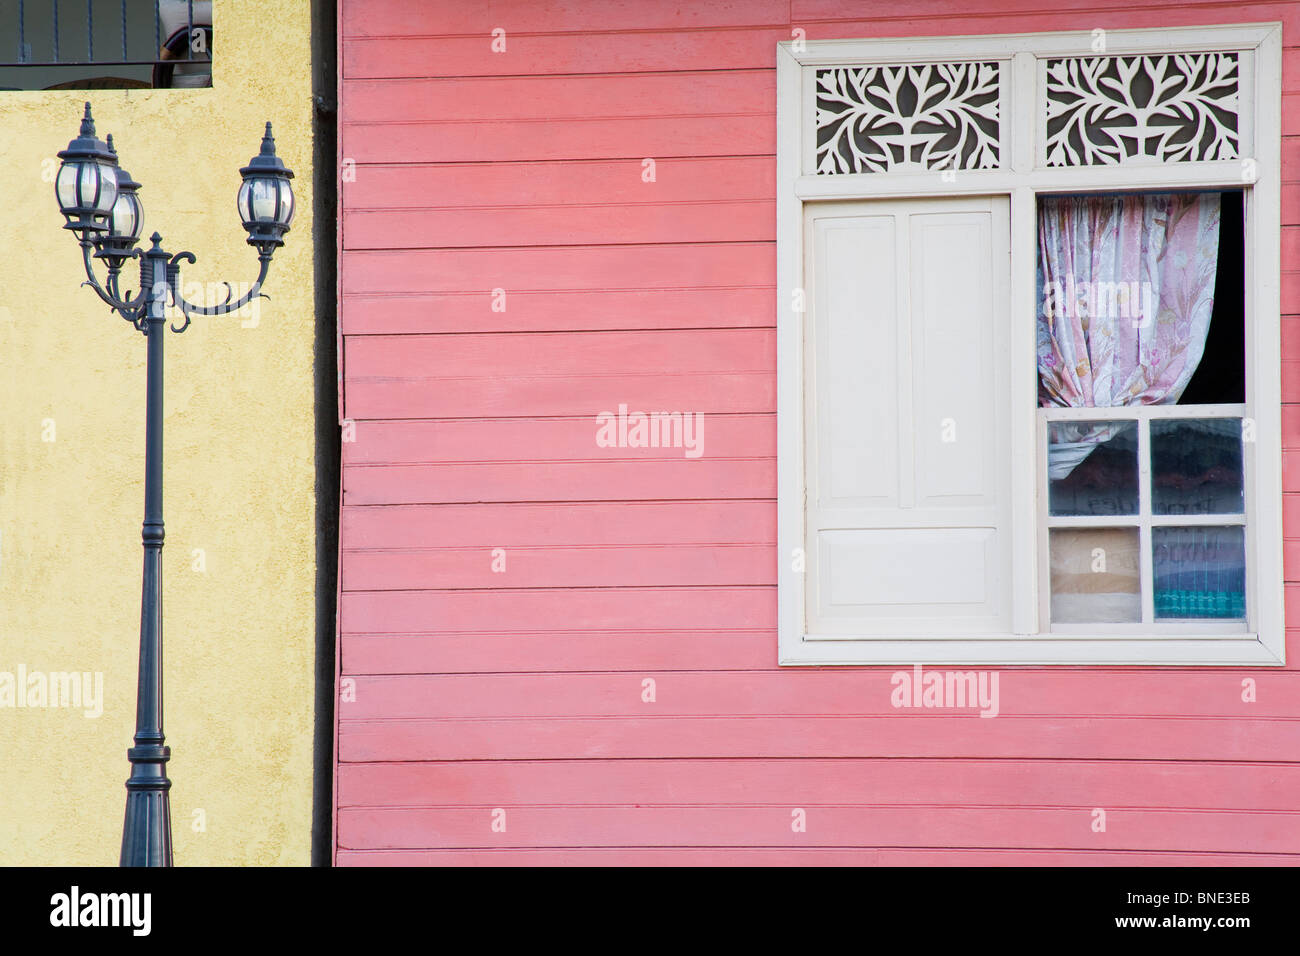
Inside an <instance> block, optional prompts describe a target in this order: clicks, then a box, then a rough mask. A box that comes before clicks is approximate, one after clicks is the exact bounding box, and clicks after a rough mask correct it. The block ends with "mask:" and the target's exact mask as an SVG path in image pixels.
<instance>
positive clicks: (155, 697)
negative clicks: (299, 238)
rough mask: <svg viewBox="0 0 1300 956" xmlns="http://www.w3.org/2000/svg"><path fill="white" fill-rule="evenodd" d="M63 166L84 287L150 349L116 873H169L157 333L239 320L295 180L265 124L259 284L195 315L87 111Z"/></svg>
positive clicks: (284, 228) (257, 201) (264, 267)
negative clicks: (131, 283)
mask: <svg viewBox="0 0 1300 956" xmlns="http://www.w3.org/2000/svg"><path fill="white" fill-rule="evenodd" d="M59 159H61V160H63V164H62V165H61V166H60V167H59V173H58V177H57V179H56V180H55V194H56V195H57V197H58V200H59V209H60V210H61V211H62V212H63V215H64V216H65V217H66V219H67V225H65V226H64V228H65V229H71V230H72V231H73V233H74V234H75V235H76V237H77V240H78V241H79V242H80V244H81V249H82V258H83V259H84V260H85V264H86V280H87V281H86V282H84V283H82V284H83V285H88V286H90V287H91V288H92V289H94V290H95V292H97V293H98V294H99V297H100V298H101V299H103V300H104V301H105V302H106V303H107V304H108V306H109V308H111V309H112V310H113V311H114V312H116V313H117V314H118V315H120V316H121V317H122V318H124V319H126V320H127V321H128V322H130V323H131V325H132V326H134V327H135V328H136V329H138V330H139V331H141V332H143V333H144V335H145V337H146V340H147V346H148V347H147V355H148V366H147V372H146V376H147V386H146V398H145V478H144V530H143V532H142V534H141V537H142V539H143V541H144V588H143V594H142V597H141V602H140V678H139V685H138V689H137V694H136V711H135V741H134V742H135V746H134V747H131V748H130V749H129V750H127V752H126V756H127V759H128V760H130V761H131V777H130V779H128V780H127V781H126V823H125V825H124V826H123V829H122V857H121V865H122V866H171V865H172V831H171V806H170V803H169V801H168V795H167V791H168V790H169V789H170V788H171V785H172V784H171V781H170V780H168V779H167V761H168V759H169V758H170V757H171V749H170V748H169V747H166V746H164V738H163V681H162V546H163V515H162V475H163V472H162V462H163V431H162V428H163V326H165V325H166V324H167V319H166V310H167V307H168V306H169V305H170V306H172V307H174V308H176V309H178V310H180V312H181V314H182V316H183V317H184V319H185V321H184V323H183V324H181V325H180V326H176V325H173V326H172V327H171V329H172V331H173V332H184V331H185V329H187V328H188V327H189V324H190V316H191V315H225V314H227V313H230V312H234V311H237V310H238V309H241V308H243V307H244V306H245V305H247V304H248V303H249V302H251V301H252V300H253V299H254V298H255V297H256V296H258V295H259V290H260V289H261V288H262V283H263V282H264V281H265V280H266V274H267V271H268V270H269V269H270V267H271V256H272V254H273V253H274V252H275V249H276V247H277V246H282V245H284V239H283V236H284V234H285V233H286V232H288V231H289V224H290V223H291V222H292V221H293V189H292V187H291V185H290V183H289V180H290V179H292V178H293V173H292V172H290V171H289V170H288V169H286V168H285V166H284V164H283V163H282V162H280V160H279V158H278V157H277V156H276V155H275V140H273V139H272V138H271V124H270V123H267V124H266V136H265V137H264V138H263V139H262V150H261V152H260V153H259V154H258V155H257V156H254V157H253V159H252V160H251V161H250V162H249V164H248V165H247V166H245V167H244V168H243V169H241V170H240V174H241V175H242V176H243V184H242V185H241V186H240V187H239V196H238V199H237V202H236V205H237V207H238V209H239V216H240V218H241V219H242V220H243V222H244V228H245V229H246V230H247V231H248V244H249V245H250V246H253V247H254V248H255V249H257V260H258V263H259V265H260V268H259V270H258V276H257V281H256V282H255V283H254V284H253V287H252V288H251V289H250V290H249V291H248V294H247V295H245V296H243V297H242V298H240V299H239V300H238V301H236V302H231V301H230V289H229V286H227V292H226V301H225V302H223V303H221V304H219V305H215V306H207V307H203V306H196V305H193V304H191V303H189V302H186V301H185V299H184V297H183V296H182V295H181V285H180V263H181V262H182V261H186V262H190V263H193V262H194V261H195V259H194V255H193V254H192V253H189V252H178V253H176V255H169V254H168V253H166V252H164V251H163V249H162V236H160V235H159V234H158V233H156V232H155V233H154V234H153V235H152V236H151V237H150V241H151V242H152V243H153V245H152V246H151V247H150V248H149V249H148V251H144V252H142V251H141V250H139V249H136V248H135V245H136V243H137V242H138V241H139V239H140V227H141V223H142V219H143V209H142V207H141V206H140V200H139V198H138V197H137V195H136V193H137V191H138V190H139V188H140V184H139V183H136V182H133V181H132V180H131V177H130V175H129V174H128V173H127V172H126V170H124V169H122V168H121V167H120V166H119V165H118V163H117V153H116V152H115V151H114V150H113V137H111V136H110V137H108V142H107V143H103V142H101V141H100V140H98V139H97V138H96V137H95V121H94V120H93V119H92V118H91V115H90V104H89V103H87V104H86V115H85V118H84V119H82V121H81V132H80V135H78V136H77V138H76V139H74V140H73V141H72V142H70V143H69V144H68V148H67V149H65V150H63V152H61V153H59ZM92 251H93V257H94V258H95V259H102V260H103V261H104V264H105V267H106V268H107V271H108V277H107V279H106V280H105V282H104V284H103V285H101V284H100V283H99V280H98V279H96V278H95V270H94V263H93V262H92V261H91V258H92ZM136 258H138V259H139V260H140V292H139V294H138V295H136V296H135V297H131V295H130V293H129V292H128V293H127V294H126V296H125V297H123V296H122V295H121V293H120V292H119V291H118V277H119V275H120V273H121V271H122V266H123V265H124V264H125V263H126V260H128V259H136Z"/></svg>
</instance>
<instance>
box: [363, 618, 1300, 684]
mask: <svg viewBox="0 0 1300 956" xmlns="http://www.w3.org/2000/svg"><path fill="white" fill-rule="evenodd" d="M363 626H364V625H363ZM432 630H433V628H430V631H432ZM773 636H774V632H773V630H772V629H771V628H753V629H749V630H739V629H738V630H725V631H718V630H705V629H700V630H690V631H681V630H676V631H674V630H663V631H651V630H635V631H634V630H621V631H616V632H604V633H602V632H592V631H553V630H546V631H542V630H539V631H534V632H529V631H518V632H515V633H504V634H492V633H470V634H441V633H424V634H369V633H366V632H364V631H347V632H343V633H342V634H341V637H340V648H341V650H340V654H341V659H342V662H343V663H342V667H343V673H345V674H349V675H352V676H360V675H363V674H477V673H484V672H489V671H490V672H498V673H512V674H513V673H525V674H553V673H579V672H593V671H602V672H605V671H637V672H651V671H659V670H683V671H688V670H729V671H736V670H770V669H772V668H774V667H776V666H777V665H776V648H775V647H774V646H773V645H772V640H773ZM1287 645H1288V653H1289V654H1290V653H1300V631H1295V630H1290V631H1287ZM1286 672H1287V673H1289V672H1290V669H1288V670H1287V671H1286Z"/></svg>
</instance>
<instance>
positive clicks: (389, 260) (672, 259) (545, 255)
mask: <svg viewBox="0 0 1300 956" xmlns="http://www.w3.org/2000/svg"><path fill="white" fill-rule="evenodd" d="M775 262H776V249H775V247H774V245H773V244H772V243H759V242H755V243H715V244H699V245H691V244H681V245H646V246H577V247H558V248H551V249H532V248H522V249H515V248H503V249H447V250H431V249H411V250H392V251H385V252H367V251H358V252H345V253H344V254H343V256H342V266H343V269H344V281H343V292H344V293H345V294H354V293H365V292H372V293H373V292H382V293H390V294H391V293H394V292H482V293H484V294H490V293H491V292H492V290H493V289H503V290H504V291H505V292H506V296H507V298H506V300H505V303H504V304H505V307H506V308H507V309H508V308H509V307H510V302H509V295H510V293H512V292H518V291H540V290H549V291H563V290H576V289H597V290H610V289H710V288H723V289H734V288H741V287H749V288H758V289H768V288H771V287H773V286H774V285H775V284H776V282H775V278H774V277H773V275H772V274H771V272H772V268H773V266H774V264H775ZM593 341H596V340H593Z"/></svg>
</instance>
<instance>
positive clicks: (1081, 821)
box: [338, 805, 1300, 853]
mask: <svg viewBox="0 0 1300 956" xmlns="http://www.w3.org/2000/svg"><path fill="white" fill-rule="evenodd" d="M502 809H504V810H505V823H506V831H505V832H504V833H502V832H494V831H493V829H492V825H493V817H494V815H495V814H496V808H494V807H491V806H483V807H463V808H462V807H456V808H451V807H448V808H377V807H367V808H365V809H362V810H356V809H346V808H345V809H341V810H340V811H339V816H338V826H339V846H340V847H348V848H358V847H361V848H366V849H390V848H395V847H413V848H425V847H428V848H439V847H465V848H474V847H485V846H491V845H492V844H493V843H494V842H495V843H505V844H508V845H510V846H530V847H539V848H540V847H551V846H628V845H639V846H682V847H686V846H738V847H739V846H751V845H753V844H756V843H757V844H767V845H776V846H781V845H785V846H828V847H851V846H873V847H874V846H909V847H915V846H930V847H936V848H947V847H971V848H991V847H999V846H1006V845H1007V844H1008V843H1011V842H1016V843H1018V844H1020V845H1023V846H1031V847H1036V848H1039V849H1080V850H1082V849H1092V848H1097V847H1100V848H1105V849H1116V850H1170V849H1178V850H1186V851H1191V852H1197V851H1200V852H1212V853H1213V852H1217V853H1240V852H1248V853H1297V852H1300V813H1282V812H1277V811H1274V812H1262V811H1254V812H1242V811H1232V810H1219V811H1214V810H1146V809H1135V808H1133V809H1131V808H1125V807H1112V808H1109V809H1108V810H1107V813H1106V829H1105V830H1104V831H1102V832H1093V829H1092V825H1091V824H1092V822H1093V812H1092V811H1093V807H1092V806H1091V805H1088V806H1083V805H1076V806H1070V807H1014V808H1003V807H946V806H941V807H933V806H931V807H892V806H879V805H877V806H871V807H854V806H850V807H844V806H809V807H806V808H801V809H803V811H804V819H805V820H806V825H807V830H803V831H795V829H794V827H792V826H791V819H792V816H791V815H792V810H791V808H790V807H788V806H760V807H750V806H721V807H647V806H637V807H580V808H579V807H538V806H507V807H504V808H502Z"/></svg>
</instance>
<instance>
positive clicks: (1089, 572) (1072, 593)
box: [1050, 528, 1142, 624]
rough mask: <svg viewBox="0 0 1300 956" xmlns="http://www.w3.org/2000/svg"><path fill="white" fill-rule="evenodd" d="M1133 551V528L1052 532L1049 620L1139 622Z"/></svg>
mask: <svg viewBox="0 0 1300 956" xmlns="http://www.w3.org/2000/svg"><path fill="white" fill-rule="evenodd" d="M1139 547H1140V546H1139V543H1138V529H1137V528H1054V529H1052V531H1051V532H1050V548H1051V563H1052V621H1053V622H1054V623H1057V624H1095V623H1106V622H1111V623H1113V622H1134V621H1141V620H1142V590H1141V583H1140V582H1141V571H1140V568H1139V561H1138V550H1139Z"/></svg>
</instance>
